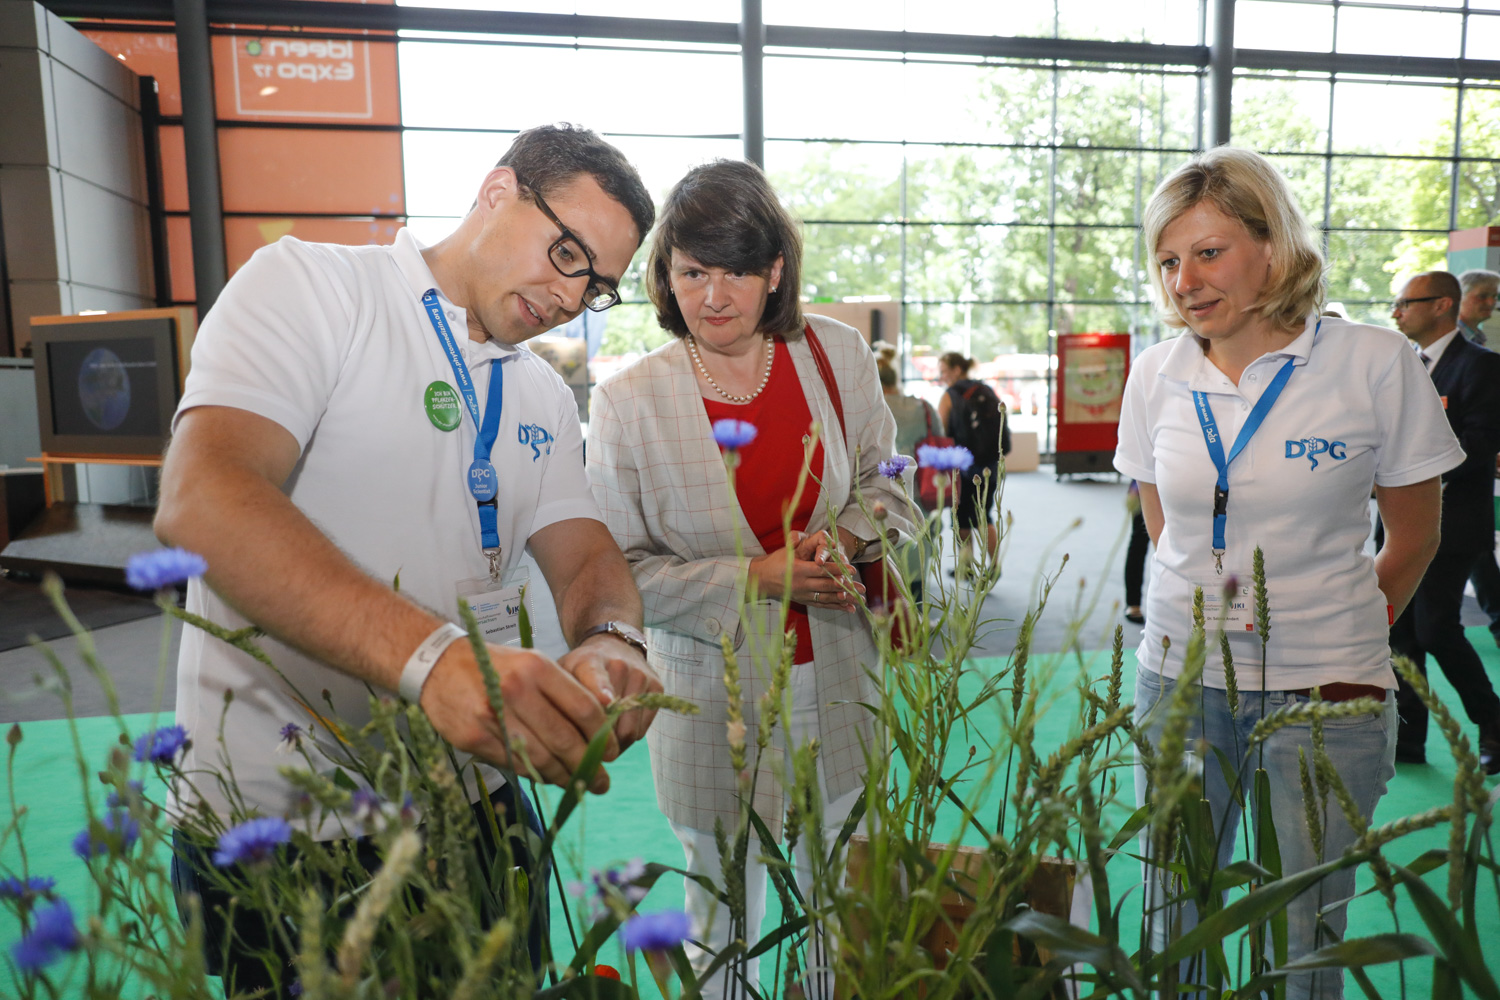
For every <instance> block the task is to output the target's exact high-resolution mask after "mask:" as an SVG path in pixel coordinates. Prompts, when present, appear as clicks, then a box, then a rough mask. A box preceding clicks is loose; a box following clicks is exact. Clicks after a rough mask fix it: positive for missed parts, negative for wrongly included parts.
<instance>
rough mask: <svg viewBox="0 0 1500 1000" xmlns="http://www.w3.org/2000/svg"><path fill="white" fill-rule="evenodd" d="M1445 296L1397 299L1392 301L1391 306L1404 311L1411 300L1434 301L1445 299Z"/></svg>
mask: <svg viewBox="0 0 1500 1000" xmlns="http://www.w3.org/2000/svg"><path fill="white" fill-rule="evenodd" d="M1447 297H1448V296H1446V295H1424V296H1422V297H1421V298H1420V299H1397V300H1396V301H1395V302H1394V303H1392V306H1393V308H1395V309H1396V310H1398V311H1402V312H1404V311H1405V310H1406V307H1407V306H1409V305H1411V304H1412V303H1413V302H1436V301H1437V300H1438V299H1446V298H1447Z"/></svg>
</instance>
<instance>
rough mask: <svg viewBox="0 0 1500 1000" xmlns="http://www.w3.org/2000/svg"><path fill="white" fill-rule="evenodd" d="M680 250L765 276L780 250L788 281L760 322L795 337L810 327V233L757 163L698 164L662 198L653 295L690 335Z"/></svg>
mask: <svg viewBox="0 0 1500 1000" xmlns="http://www.w3.org/2000/svg"><path fill="white" fill-rule="evenodd" d="M673 250H676V251H679V252H680V253H683V254H685V255H687V256H689V257H691V258H693V259H694V260H696V261H697V262H698V263H700V264H702V265H703V266H704V267H722V268H724V269H725V270H728V271H738V272H740V273H742V274H758V275H761V276H762V277H765V276H768V275H769V274H770V273H771V267H772V265H774V264H775V263H776V258H777V257H778V256H780V257H781V260H782V264H781V283H780V284H779V285H778V286H777V289H776V291H775V293H773V294H772V295H771V296H770V298H769V299H768V300H767V301H766V311H765V315H764V316H762V317H761V321H760V329H761V331H763V332H765V333H779V334H781V335H782V336H784V337H792V338H795V337H796V336H798V335H799V334H800V333H801V332H802V327H803V324H804V320H803V318H802V296H801V290H802V233H801V230H800V229H798V227H797V223H796V221H795V220H794V219H793V218H792V216H791V213H789V212H788V211H787V210H786V208H784V207H783V206H782V204H781V199H779V198H777V197H776V192H775V190H774V189H772V187H771V183H770V181H768V180H766V175H765V174H763V173H761V170H760V168H759V167H757V166H756V165H755V164H753V163H746V162H744V161H743V160H714V161H712V162H711V163H705V164H703V165H702V166H701V167H694V168H693V169H692V170H689V171H688V173H687V176H686V177H684V178H683V179H682V180H680V181H678V182H677V186H676V187H674V188H672V193H671V194H669V195H667V200H666V203H665V204H664V205H662V209H661V225H660V226H658V227H657V230H656V236H655V237H654V238H653V239H652V241H651V259H650V261H649V262H648V263H647V265H646V294H647V295H648V296H649V297H650V299H651V304H652V305H654V306H656V321H657V322H658V323H660V324H661V325H662V328H663V329H665V330H670V331H671V332H672V333H674V334H676V335H677V336H679V337H684V336H686V335H687V332H688V328H687V323H686V322H685V321H684V320H683V318H682V310H681V309H680V308H678V306H677V299H676V298H674V297H673V296H672V281H671V276H672V251H673Z"/></svg>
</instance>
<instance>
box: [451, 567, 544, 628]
mask: <svg viewBox="0 0 1500 1000" xmlns="http://www.w3.org/2000/svg"><path fill="white" fill-rule="evenodd" d="M530 584H531V573H530V571H528V570H527V568H526V567H525V566H524V565H522V566H517V567H516V568H515V569H513V570H511V571H510V572H509V573H507V574H506V575H505V577H504V578H503V579H502V578H500V577H498V576H481V577H477V578H475V579H473V580H460V581H458V596H459V597H462V598H463V599H464V600H466V601H468V602H469V609H470V610H471V611H473V612H474V618H475V620H476V621H478V622H479V632H480V634H481V635H483V636H484V641H485V642H488V643H491V644H492V645H496V646H519V645H520V644H521V602H522V601H529V600H531V593H530V592H531V587H530ZM528 610H530V609H529V608H528Z"/></svg>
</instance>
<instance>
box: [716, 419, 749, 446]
mask: <svg viewBox="0 0 1500 1000" xmlns="http://www.w3.org/2000/svg"><path fill="white" fill-rule="evenodd" d="M756 433H757V432H756V429H755V425H754V424H751V423H746V422H745V421H743V420H715V421H714V440H715V441H717V442H718V443H719V447H720V448H728V449H729V450H730V451H735V450H737V449H739V448H743V447H745V445H747V444H749V443H750V442H751V441H754V440H755V435H756Z"/></svg>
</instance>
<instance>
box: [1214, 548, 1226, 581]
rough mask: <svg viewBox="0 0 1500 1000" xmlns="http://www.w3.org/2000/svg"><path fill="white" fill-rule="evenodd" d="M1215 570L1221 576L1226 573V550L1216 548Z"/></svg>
mask: <svg viewBox="0 0 1500 1000" xmlns="http://www.w3.org/2000/svg"><path fill="white" fill-rule="evenodd" d="M1214 572H1215V573H1217V574H1219V575H1220V576H1223V575H1224V550H1223V549H1214Z"/></svg>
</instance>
